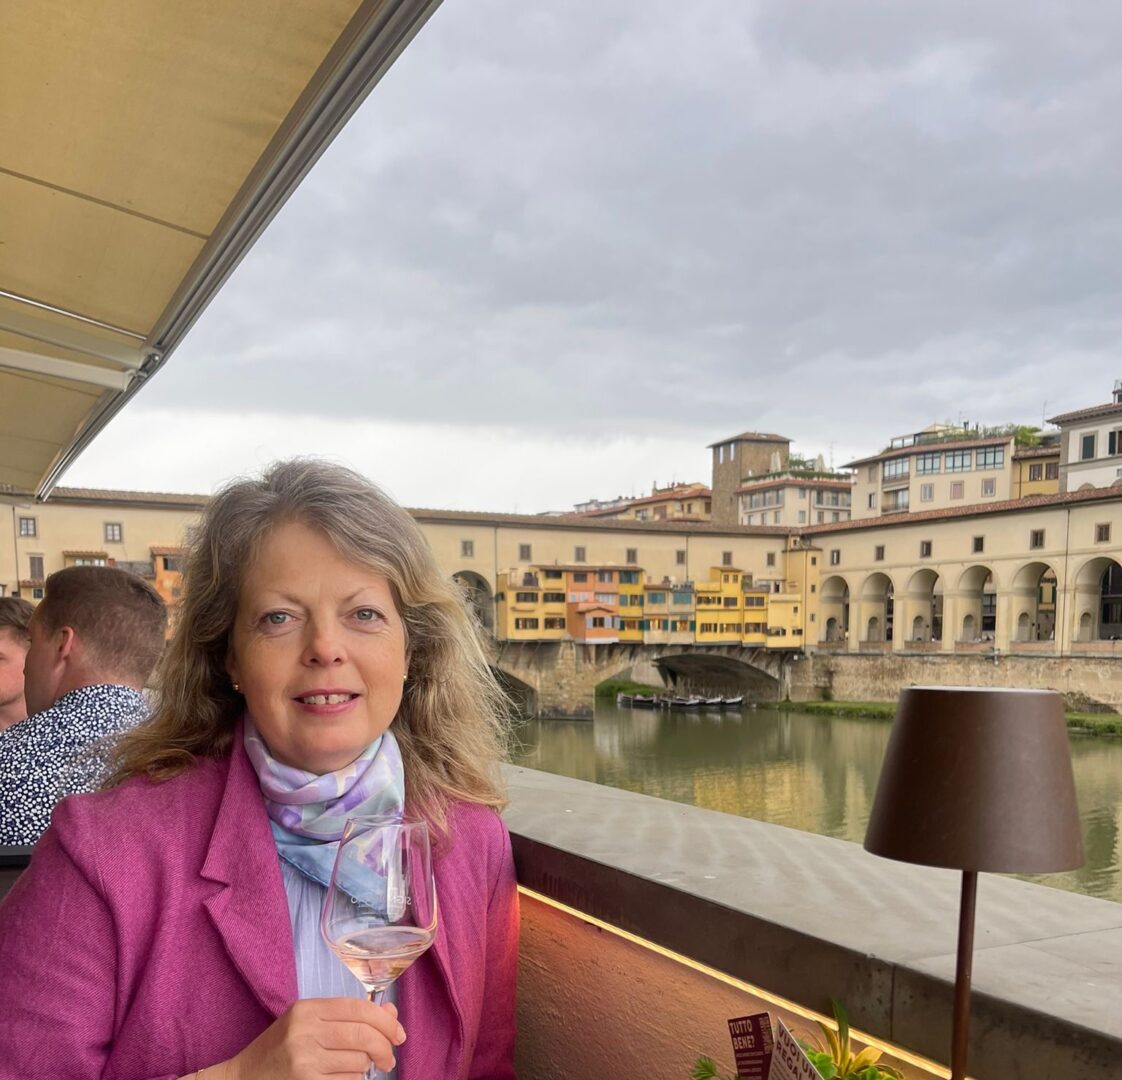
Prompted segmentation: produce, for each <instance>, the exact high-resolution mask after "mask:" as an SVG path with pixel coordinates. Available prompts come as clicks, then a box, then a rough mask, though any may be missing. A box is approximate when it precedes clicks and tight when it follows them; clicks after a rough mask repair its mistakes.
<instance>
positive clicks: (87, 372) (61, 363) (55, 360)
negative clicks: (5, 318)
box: [0, 345, 135, 393]
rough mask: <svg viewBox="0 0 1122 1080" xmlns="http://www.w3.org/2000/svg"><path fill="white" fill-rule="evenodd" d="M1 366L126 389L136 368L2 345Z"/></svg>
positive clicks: (89, 383)
mask: <svg viewBox="0 0 1122 1080" xmlns="http://www.w3.org/2000/svg"><path fill="white" fill-rule="evenodd" d="M0 370H7V371H27V372H31V373H32V374H34V375H49V376H51V377H52V378H55V379H66V380H68V381H69V382H77V383H86V384H88V385H90V386H101V387H104V388H105V389H107V390H116V391H118V392H121V393H123V392H124V391H125V390H127V389H128V388H129V385H130V384H131V383H132V381H133V379H134V378H135V372H131V371H113V370H112V369H111V368H103V367H95V366H94V365H93V364H81V363H78V362H77V361H76V360H62V359H60V358H59V357H57V356H44V355H42V353H29V352H24V351H23V350H22V349H11V348H9V347H8V346H6V345H0Z"/></svg>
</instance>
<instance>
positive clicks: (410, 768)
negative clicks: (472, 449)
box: [0, 461, 518, 1080]
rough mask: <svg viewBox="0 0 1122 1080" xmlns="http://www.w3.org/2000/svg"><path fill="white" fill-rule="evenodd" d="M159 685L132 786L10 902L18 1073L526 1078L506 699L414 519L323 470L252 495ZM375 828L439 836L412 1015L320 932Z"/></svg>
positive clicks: (1, 991)
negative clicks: (504, 756) (434, 915)
mask: <svg viewBox="0 0 1122 1080" xmlns="http://www.w3.org/2000/svg"><path fill="white" fill-rule="evenodd" d="M159 685H160V688H161V694H160V701H159V704H158V706H157V708H156V711H155V713H154V715H153V717H152V720H151V722H150V723H148V724H146V725H145V726H144V727H143V728H141V729H137V730H136V731H135V732H133V733H132V734H131V735H130V736H129V737H128V738H127V740H126V741H125V742H124V743H123V744H122V747H121V756H120V765H119V768H118V771H117V773H116V775H115V776H114V777H113V780H112V786H110V787H109V788H108V789H107V790H104V791H101V792H98V793H97V794H94V795H85V796H78V797H75V798H70V799H67V800H65V801H64V802H63V803H61V804H60V806H59V807H58V809H57V810H56V811H55V814H54V818H53V822H52V825H51V828H50V829H49V830H48V831H47V832H46V833H45V834H44V836H43V838H42V840H40V842H39V844H38V846H37V847H36V850H35V854H34V857H33V859H32V863H31V866H30V867H29V869H28V870H27V871H26V872H25V874H24V875H23V876H22V877H21V878H20V880H19V881H18V882H17V883H16V885H15V887H14V888H13V889H12V892H11V893H10V894H9V896H8V898H7V899H6V901H5V903H4V905H3V907H0V1048H2V1049H3V1053H2V1054H0V1077H12V1078H16V1077H19V1078H20V1080H25V1078H29V1077H58V1078H62V1077H66V1078H77V1077H104V1078H106V1080H141V1078H144V1080H148V1078H156V1077H159V1078H161V1080H164V1078H167V1080H172V1078H178V1077H197V1078H200V1080H258V1078H260V1080H314V1078H319V1077H325V1076H346V1077H359V1076H361V1075H362V1074H363V1072H364V1071H365V1070H366V1069H367V1068H368V1067H369V1066H370V1065H371V1064H373V1065H375V1066H377V1067H378V1068H379V1069H383V1070H389V1069H393V1068H394V1067H395V1063H398V1062H399V1063H400V1068H399V1069H398V1070H397V1073H396V1076H397V1077H398V1078H399V1080H447V1078H453V1077H457V1078H464V1080H466V1078H481V1080H482V1078H507V1077H511V1076H513V1064H512V1058H513V1033H514V1023H513V997H514V973H515V955H516V947H517V932H518V930H517V901H516V893H515V885H514V873H513V868H512V863H511V857H510V842H509V838H508V836H507V833H506V830H505V828H504V827H503V825H502V822H501V820H500V818H499V816H498V814H497V812H496V811H497V809H498V808H500V807H501V805H502V800H501V794H500V791H499V787H498V784H497V782H496V779H495V770H496V767H497V762H498V760H499V755H500V749H501V745H502V724H501V717H502V714H503V709H502V705H503V698H502V694H501V692H500V690H499V688H498V686H497V685H496V683H495V681H494V679H493V677H492V676H491V674H490V671H489V669H488V667H487V664H486V661H485V659H484V656H483V654H482V651H481V649H480V646H479V643H478V641H477V639H476V636H475V633H474V630H473V627H472V625H471V622H470V620H469V618H468V616H467V614H466V612H465V609H464V605H463V603H462V601H461V599H460V597H459V596H458V595H457V594H456V592H455V591H454V588H453V586H452V585H451V584H450V583H449V582H447V581H446V580H445V579H444V578H443V577H442V575H441V574H440V572H439V571H438V569H437V567H436V565H435V563H434V561H433V558H432V555H431V553H430V551H429V549H428V545H427V544H426V542H425V540H424V538H423V537H422V536H421V534H420V532H419V530H418V529H417V527H416V525H415V524H414V522H413V520H412V519H411V518H410V517H409V515H408V514H406V513H405V512H404V511H403V510H402V509H401V508H400V507H398V506H396V505H395V504H394V503H392V502H391V501H390V500H389V499H387V498H386V496H385V495H383V494H382V493H381V492H380V491H378V490H377V489H376V488H374V487H372V486H371V485H370V484H369V483H367V482H366V481H365V480H364V479H362V478H361V477H360V476H358V475H357V474H355V473H352V472H350V471H349V470H346V469H342V468H338V467H335V466H330V465H326V464H322V463H316V462H308V461H293V462H287V463H282V464H278V465H275V466H273V467H272V468H271V469H269V471H268V472H267V473H266V474H265V475H264V477H263V478H262V479H261V480H260V481H245V482H239V483H235V484H233V485H232V486H230V487H228V488H227V489H226V490H224V491H223V492H221V493H220V494H219V495H217V496H216V497H215V498H214V499H213V500H212V502H211V503H210V505H209V506H208V508H207V510H206V512H205V514H204V515H203V520H202V523H201V526H200V528H199V530H198V531H197V533H196V534H195V536H194V539H193V541H192V544H191V550H190V554H189V556H188V559H187V570H186V576H185V581H184V592H183V598H182V603H181V605H180V608H179V618H178V623H177V626H176V628H175V632H174V636H173V638H172V640H171V642H170V643H169V646H168V651H167V654H166V656H165V658H164V661H163V663H162V666H161V669H160V678H159ZM361 812H377V813H394V814H401V813H405V814H408V815H409V816H423V817H425V818H426V819H427V820H428V821H429V823H430V828H431V829H432V830H433V832H434V835H435V836H436V838H437V840H436V845H435V849H436V850H435V853H434V872H435V875H436V881H437V893H438V896H439V899H440V925H439V929H438V933H437V938H436V941H435V943H434V945H433V947H432V949H430V950H429V952H428V953H426V954H425V955H424V956H423V957H422V958H421V959H420V960H418V961H417V962H416V963H415V964H414V965H413V966H412V967H411V968H410V969H409V970H408V971H407V972H406V973H405V974H404V975H403V976H402V977H401V979H400V980H399V981H398V983H397V984H396V987H395V990H396V997H397V1000H396V1005H395V1004H388V1005H386V1006H376V1005H373V1004H372V1003H370V1002H369V1001H367V1000H365V998H364V996H363V994H362V990H361V987H360V985H359V984H358V982H357V981H356V980H354V979H352V978H351V977H350V976H349V975H347V974H346V973H345V971H344V969H343V968H342V965H341V964H340V963H339V962H338V961H337V960H335V958H334V957H332V956H331V955H330V953H328V952H327V950H326V946H325V945H323V943H322V942H321V941H320V939H319V935H318V922H317V917H318V912H319V906H320V903H321V901H322V896H323V879H324V869H323V868H324V867H326V868H327V873H329V872H330V866H331V860H332V858H333V850H334V848H333V846H332V843H333V841H337V839H338V836H339V834H340V833H341V830H342V824H343V820H344V819H345V817H347V816H350V815H352V814H355V813H361ZM406 1040H407V1041H406Z"/></svg>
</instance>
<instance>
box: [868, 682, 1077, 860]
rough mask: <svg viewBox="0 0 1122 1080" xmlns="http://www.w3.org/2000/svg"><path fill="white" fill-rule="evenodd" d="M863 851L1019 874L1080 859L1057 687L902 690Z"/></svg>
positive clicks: (1071, 781) (912, 688)
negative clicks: (1054, 691)
mask: <svg viewBox="0 0 1122 1080" xmlns="http://www.w3.org/2000/svg"><path fill="white" fill-rule="evenodd" d="M865 849H866V850H867V851H871V852H873V854H875V855H883V856H885V857H886V858H889V859H899V860H901V861H902V862H912V863H921V864H923V865H925V866H945V867H950V868H952V869H955V870H984V871H991V872H996V873H1025V874H1029V873H1051V872H1053V871H1056V870H1071V869H1074V868H1075V867H1077V866H1082V865H1083V838H1082V836H1081V834H1080V829H1079V810H1078V807H1077V805H1076V801H1075V777H1074V775H1073V773H1072V768H1071V751H1070V749H1069V747H1068V735H1067V729H1066V727H1065V725H1064V710H1063V702H1062V700H1061V698H1060V696H1059V694H1056V693H1053V692H1052V691H1050V690H1000V689H989V688H978V689H974V688H971V687H957V686H950V687H942V686H916V687H909V688H908V689H906V690H904V691H902V692H901V694H900V704H899V708H898V709H897V712H896V720H895V722H894V723H893V725H892V734H891V736H890V738H889V741H888V750H887V751H886V753H885V758H884V767H883V770H882V771H881V776H880V783H879V784H878V785H877V793H876V798H875V799H874V801H873V812H872V816H871V817H870V818H869V828H868V831H867V832H866V834H865Z"/></svg>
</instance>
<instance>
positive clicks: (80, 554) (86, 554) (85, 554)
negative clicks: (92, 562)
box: [62, 551, 109, 559]
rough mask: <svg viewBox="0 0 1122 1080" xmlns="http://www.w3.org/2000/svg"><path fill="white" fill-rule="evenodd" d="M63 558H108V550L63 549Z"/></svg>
mask: <svg viewBox="0 0 1122 1080" xmlns="http://www.w3.org/2000/svg"><path fill="white" fill-rule="evenodd" d="M62 557H63V558H64V559H108V558H109V552H108V551H64V552H63V553H62Z"/></svg>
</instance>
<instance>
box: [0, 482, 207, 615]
mask: <svg viewBox="0 0 1122 1080" xmlns="http://www.w3.org/2000/svg"><path fill="white" fill-rule="evenodd" d="M206 502H207V497H206V496H205V495H171V494H165V493H159V492H138V491H108V490H91V489H87V488H56V489H55V492H54V494H53V495H52V496H51V498H50V499H49V500H48V501H47V502H42V503H37V502H33V501H28V500H22V501H21V500H16V499H14V498H11V497H8V498H0V509H2V510H3V519H4V520H3V524H0V596H3V595H7V596H13V595H16V594H17V593H18V594H19V595H22V596H25V597H26V598H27V599H29V600H31V601H32V602H35V601H36V600H39V599H41V598H42V594H43V583H44V581H45V579H46V577H47V576H48V575H49V574H52V573H54V571H56V570H61V569H62V568H63V567H65V566H76V565H81V564H83V563H86V564H94V565H103V566H105V565H112V566H121V567H124V568H126V569H129V570H132V571H133V572H135V573H138V574H140V575H141V576H142V577H145V578H147V579H149V580H150V581H152V582H153V583H154V584H156V586H157V588H158V589H160V591H161V592H162V593H163V594H164V599H165V600H168V601H171V600H173V599H174V598H175V595H176V592H175V591H176V590H177V589H178V570H169V569H168V566H169V565H176V559H177V553H178V552H179V549H180V546H181V545H182V544H183V538H184V536H185V534H186V531H187V528H188V527H189V526H190V525H191V523H192V522H193V521H195V519H196V518H197V517H198V514H199V511H200V510H201V509H202V507H204V506H205V505H206Z"/></svg>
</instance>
